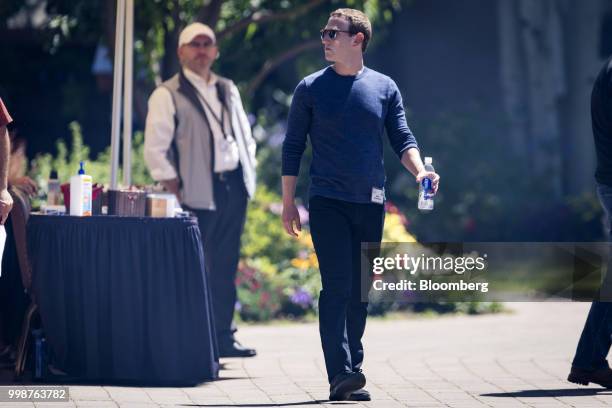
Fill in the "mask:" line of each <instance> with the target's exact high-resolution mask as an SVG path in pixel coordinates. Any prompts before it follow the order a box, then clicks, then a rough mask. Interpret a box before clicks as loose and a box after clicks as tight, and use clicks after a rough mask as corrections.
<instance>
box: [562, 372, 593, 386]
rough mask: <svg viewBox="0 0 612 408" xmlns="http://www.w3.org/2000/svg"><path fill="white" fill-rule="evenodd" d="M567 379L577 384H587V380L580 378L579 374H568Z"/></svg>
mask: <svg viewBox="0 0 612 408" xmlns="http://www.w3.org/2000/svg"><path fill="white" fill-rule="evenodd" d="M567 381H569V382H571V383H574V384H579V385H589V382H588V381H586V380H585V379H584V378H581V377H580V376H578V375H575V374H570V375H568V376H567Z"/></svg>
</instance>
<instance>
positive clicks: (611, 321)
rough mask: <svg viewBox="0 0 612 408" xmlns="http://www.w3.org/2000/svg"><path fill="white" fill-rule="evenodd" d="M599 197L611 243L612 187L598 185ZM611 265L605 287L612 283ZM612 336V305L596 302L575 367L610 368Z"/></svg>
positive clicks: (585, 326) (577, 351)
mask: <svg viewBox="0 0 612 408" xmlns="http://www.w3.org/2000/svg"><path fill="white" fill-rule="evenodd" d="M597 195H598V196H599V201H600V202H601V205H602V207H603V209H604V212H605V215H606V220H607V228H606V229H607V232H608V241H610V236H611V235H610V234H611V232H612V231H611V230H610V226H611V225H612V187H608V186H604V185H598V186H597ZM610 266H612V265H611V264H610V263H609V264H608V271H607V276H606V281H605V283H604V286H606V285H609V282H612V280H611V279H612V276H610V274H611V273H612V271H611V270H610ZM611 335H612V303H610V302H600V301H595V302H593V303H592V304H591V310H590V311H589V315H588V317H587V320H586V323H585V325H584V329H583V330H582V334H581V336H580V340H579V342H578V347H577V349H576V355H575V356H574V360H573V362H572V366H573V367H577V368H581V369H584V370H597V369H600V368H603V367H608V361H607V360H606V357H607V356H608V352H609V351H610V344H611V341H610V336H611Z"/></svg>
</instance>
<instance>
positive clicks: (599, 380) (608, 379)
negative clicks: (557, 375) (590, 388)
mask: <svg viewBox="0 0 612 408" xmlns="http://www.w3.org/2000/svg"><path fill="white" fill-rule="evenodd" d="M567 380H568V381H569V382H573V383H575V384H581V385H589V383H595V384H598V385H601V386H602V387H604V388H612V370H611V369H610V367H604V368H600V369H598V370H585V369H582V368H577V367H572V370H571V371H570V373H569V375H568V376H567Z"/></svg>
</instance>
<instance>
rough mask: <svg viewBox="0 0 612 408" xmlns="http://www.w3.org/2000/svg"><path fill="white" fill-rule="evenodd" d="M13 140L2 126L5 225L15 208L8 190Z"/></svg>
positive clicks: (0, 198)
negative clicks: (11, 140)
mask: <svg viewBox="0 0 612 408" xmlns="http://www.w3.org/2000/svg"><path fill="white" fill-rule="evenodd" d="M10 151H11V142H10V139H9V134H8V130H7V129H6V126H0V217H1V218H0V224H2V225H4V223H5V222H6V219H7V217H8V215H9V212H10V211H11V209H12V208H13V198H12V197H11V195H10V193H9V192H8V180H7V179H8V167H9V157H10Z"/></svg>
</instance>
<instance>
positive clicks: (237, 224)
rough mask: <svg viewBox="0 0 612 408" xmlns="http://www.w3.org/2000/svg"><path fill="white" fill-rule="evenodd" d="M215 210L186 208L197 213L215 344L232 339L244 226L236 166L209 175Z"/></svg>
mask: <svg viewBox="0 0 612 408" xmlns="http://www.w3.org/2000/svg"><path fill="white" fill-rule="evenodd" d="M213 184H214V197H215V207H216V210H215V211H210V210H197V209H192V208H189V210H190V211H192V212H194V213H195V214H196V216H197V217H198V224H199V226H200V231H201V233H202V241H203V246H204V259H205V262H206V271H207V276H208V280H209V283H210V288H211V292H212V303H213V313H214V316H215V330H216V332H217V341H218V342H219V344H228V343H231V342H233V340H234V332H235V331H236V329H235V328H234V326H233V323H232V320H233V317H234V307H235V304H236V284H235V281H236V272H237V269H238V260H239V257H240V236H241V235H242V231H243V229H244V222H245V219H246V208H247V198H248V195H247V192H246V188H245V186H244V180H243V176H242V170H241V169H240V168H238V169H237V170H234V171H232V172H228V173H224V175H223V176H222V177H220V176H219V175H217V174H215V175H214V176H213Z"/></svg>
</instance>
